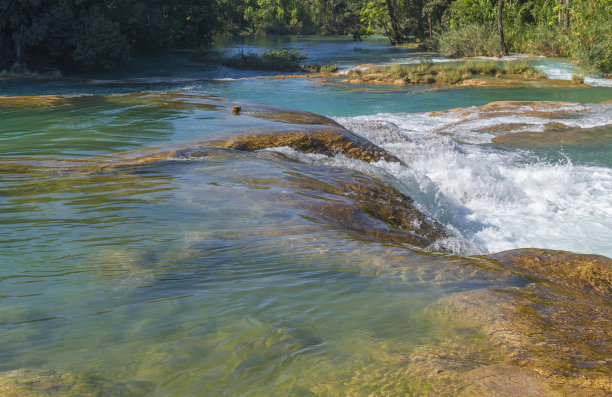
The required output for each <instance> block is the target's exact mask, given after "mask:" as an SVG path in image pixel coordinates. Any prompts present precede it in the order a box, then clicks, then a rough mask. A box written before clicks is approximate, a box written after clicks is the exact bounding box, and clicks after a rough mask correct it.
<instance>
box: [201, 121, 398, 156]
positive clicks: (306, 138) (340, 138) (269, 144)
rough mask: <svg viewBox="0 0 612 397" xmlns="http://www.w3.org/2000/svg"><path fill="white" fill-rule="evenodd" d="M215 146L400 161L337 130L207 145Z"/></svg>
mask: <svg viewBox="0 0 612 397" xmlns="http://www.w3.org/2000/svg"><path fill="white" fill-rule="evenodd" d="M206 144H207V145H208V146H211V147H222V148H227V149H235V150H242V151H248V152H253V151H256V150H261V149H267V148H275V147H284V146H287V147H290V148H293V149H295V150H297V151H300V152H302V153H317V154H323V155H326V156H333V155H336V154H343V155H345V156H346V157H348V158H353V159H357V160H362V161H367V162H372V161H378V160H381V159H385V160H387V161H396V162H399V160H398V159H397V158H396V157H395V156H393V155H391V154H389V153H387V152H386V151H385V150H384V149H381V148H380V147H378V146H376V145H374V144H373V143H371V142H369V141H367V140H366V139H363V138H361V137H358V136H357V135H354V134H352V133H351V132H349V131H347V130H345V129H342V128H336V127H326V128H324V127H318V128H308V129H306V128H304V129H301V130H288V131H281V132H273V133H269V134H251V135H240V136H236V137H231V138H228V139H224V140H219V141H213V142H207V143H206Z"/></svg>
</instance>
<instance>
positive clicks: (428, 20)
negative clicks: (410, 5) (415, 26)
mask: <svg viewBox="0 0 612 397" xmlns="http://www.w3.org/2000/svg"><path fill="white" fill-rule="evenodd" d="M427 23H428V24H429V40H431V36H432V35H431V14H430V13H427Z"/></svg>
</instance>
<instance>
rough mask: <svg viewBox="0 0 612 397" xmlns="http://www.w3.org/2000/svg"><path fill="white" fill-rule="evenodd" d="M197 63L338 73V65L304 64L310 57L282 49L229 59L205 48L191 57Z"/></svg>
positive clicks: (230, 57)
mask: <svg viewBox="0 0 612 397" xmlns="http://www.w3.org/2000/svg"><path fill="white" fill-rule="evenodd" d="M191 59H192V60H194V61H196V62H202V63H207V64H217V65H223V66H227V67H230V68H236V69H248V70H270V71H277V72H309V73H322V74H328V73H334V72H336V71H338V65H337V64H335V63H328V64H323V65H320V64H303V63H302V62H304V61H305V60H306V59H308V57H307V56H306V55H304V54H302V53H300V52H298V51H297V50H294V49H291V50H287V49H282V50H268V51H265V52H263V53H261V54H258V53H256V52H253V51H250V52H245V51H240V52H239V53H237V54H234V55H232V56H229V57H224V56H223V55H221V54H220V53H219V52H215V51H211V50H209V49H206V48H203V49H200V50H197V51H196V52H194V54H193V55H192V57H191Z"/></svg>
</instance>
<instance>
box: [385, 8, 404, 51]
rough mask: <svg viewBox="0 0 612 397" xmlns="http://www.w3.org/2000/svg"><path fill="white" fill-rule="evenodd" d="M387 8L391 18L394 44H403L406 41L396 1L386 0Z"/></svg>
mask: <svg viewBox="0 0 612 397" xmlns="http://www.w3.org/2000/svg"><path fill="white" fill-rule="evenodd" d="M386 3H387V9H388V10H389V19H390V20H391V37H389V39H390V40H391V43H392V44H402V43H403V42H404V36H403V35H402V30H401V28H400V24H399V21H398V19H397V14H396V13H395V2H394V1H393V0H386Z"/></svg>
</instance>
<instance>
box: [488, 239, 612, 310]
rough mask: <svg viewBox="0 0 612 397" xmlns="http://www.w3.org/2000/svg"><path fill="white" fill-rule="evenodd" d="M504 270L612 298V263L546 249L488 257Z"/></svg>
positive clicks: (610, 260)
mask: <svg viewBox="0 0 612 397" xmlns="http://www.w3.org/2000/svg"><path fill="white" fill-rule="evenodd" d="M489 258H491V259H494V260H496V261H498V262H499V263H500V264H502V265H503V266H504V267H506V268H508V269H511V270H513V271H517V272H520V273H523V274H527V275H529V276H531V277H536V278H539V279H543V280H548V281H551V282H554V283H556V284H559V285H563V286H568V287H572V288H578V289H581V290H583V291H586V292H590V293H595V294H598V295H601V296H604V297H608V298H612V259H610V258H607V257H605V256H601V255H584V254H574V253H571V252H566V251H553V250H545V249H518V250H512V251H505V252H500V253H497V254H494V255H490V256H489Z"/></svg>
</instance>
